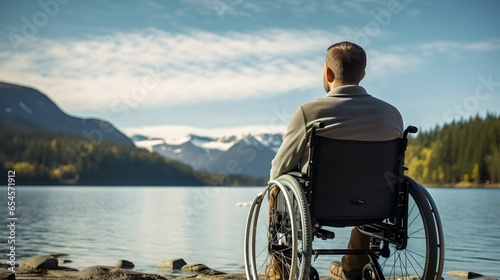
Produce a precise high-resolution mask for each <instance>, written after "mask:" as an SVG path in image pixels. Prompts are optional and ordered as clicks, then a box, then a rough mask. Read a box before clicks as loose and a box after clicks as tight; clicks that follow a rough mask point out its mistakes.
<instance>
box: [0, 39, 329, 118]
mask: <svg viewBox="0 0 500 280" xmlns="http://www.w3.org/2000/svg"><path fill="white" fill-rule="evenodd" d="M337 38H338V37H336V36H332V35H331V34H329V33H327V32H324V31H315V30H305V31H300V30H263V31H259V32H255V33H227V34H223V35H219V34H215V33H210V32H204V31H196V30H194V31H191V32H189V33H187V34H173V33H168V32H164V31H160V30H157V29H147V30H144V31H142V32H136V33H127V34H125V33H117V34H114V35H109V36H103V37H93V38H86V39H82V40H72V41H51V40H41V41H40V42H39V43H38V44H37V45H36V46H30V48H28V49H26V50H23V51H22V52H18V53H14V54H10V53H7V52H0V61H1V62H2V64H3V67H2V68H1V69H0V76H1V77H2V79H3V80H6V81H10V82H16V83H22V84H28V85H33V86H35V87H37V88H39V89H41V90H43V91H44V92H46V93H48V94H49V95H50V96H51V97H53V98H54V99H55V100H56V101H57V102H58V103H60V104H61V105H62V106H63V107H65V108H68V109H73V108H79V109H86V108H93V109H95V108H106V107H107V108H110V105H113V104H118V103H126V104H129V105H130V106H137V105H139V104H140V105H141V106H165V105H174V104H178V103H186V102H204V101H208V100H223V99H242V98H250V97H257V96H262V95H275V94H281V93H284V92H286V91H290V90H298V89H308V88H311V87H315V86H316V85H317V80H318V78H317V76H318V75H320V73H321V67H322V65H321V63H322V62H318V61H315V60H314V58H315V55H317V54H318V53H319V54H322V53H323V52H324V49H325V48H326V46H328V44H329V43H330V42H331V40H332V39H333V40H335V39H337Z"/></svg>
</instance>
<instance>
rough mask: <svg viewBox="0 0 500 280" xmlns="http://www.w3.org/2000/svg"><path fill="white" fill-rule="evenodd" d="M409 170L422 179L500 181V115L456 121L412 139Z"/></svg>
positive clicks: (463, 181)
mask: <svg viewBox="0 0 500 280" xmlns="http://www.w3.org/2000/svg"><path fill="white" fill-rule="evenodd" d="M406 164H407V166H408V167H409V168H410V170H409V171H408V172H407V174H408V175H409V176H410V177H412V178H414V179H416V180H417V181H419V182H421V183H428V184H429V183H431V184H437V185H439V184H443V185H449V184H456V183H459V182H460V183H461V184H462V185H464V186H466V185H468V184H472V185H483V184H493V183H494V184H499V183H500V117H499V116H497V115H494V114H488V115H487V116H486V117H485V118H480V117H478V116H476V117H474V118H471V119H468V120H461V121H455V122H452V123H450V124H446V125H444V126H442V127H436V128H434V129H431V130H429V131H423V132H419V133H418V135H417V137H416V138H412V139H410V144H409V147H408V151H407V153H406Z"/></svg>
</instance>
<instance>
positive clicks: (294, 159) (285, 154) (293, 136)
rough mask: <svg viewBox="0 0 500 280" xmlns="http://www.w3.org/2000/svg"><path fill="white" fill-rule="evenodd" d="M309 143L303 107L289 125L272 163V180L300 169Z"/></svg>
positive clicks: (297, 111) (296, 112)
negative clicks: (301, 160)
mask: <svg viewBox="0 0 500 280" xmlns="http://www.w3.org/2000/svg"><path fill="white" fill-rule="evenodd" d="M307 141H308V139H307V130H306V120H305V117H304V113H303V111H302V107H299V108H298V109H297V110H296V111H295V113H294V115H293V117H292V120H291V121H290V124H289V125H288V128H287V131H286V134H285V136H284V137H283V143H282V144H281V146H280V148H279V149H278V152H277V153H276V156H275V157H274V159H273V161H272V163H271V174H270V179H271V180H272V179H276V178H278V177H279V176H280V175H282V174H285V173H287V172H289V171H293V170H299V169H300V167H299V163H300V159H301V158H302V155H303V153H304V152H305V151H306V149H307ZM300 164H304V163H300Z"/></svg>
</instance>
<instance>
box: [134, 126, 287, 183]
mask: <svg viewBox="0 0 500 280" xmlns="http://www.w3.org/2000/svg"><path fill="white" fill-rule="evenodd" d="M131 138H132V139H133V140H134V143H135V144H136V145H137V146H138V147H143V148H146V149H148V150H150V151H153V152H155V153H158V154H160V155H162V156H164V157H167V158H170V159H173V160H178V161H181V162H183V163H185V164H188V165H190V166H192V167H193V168H194V169H195V170H199V171H206V172H210V173H217V174H243V175H248V176H253V177H259V178H266V177H268V176H269V170H270V168H271V161H272V159H273V158H274V156H275V155H276V152H277V151H278V148H279V147H280V145H281V143H282V142H283V134H281V133H258V134H246V135H231V136H224V137H208V136H202V135H195V134H189V135H187V136H186V137H183V138H180V139H175V140H171V139H167V140H166V139H158V138H148V137H147V136H144V135H134V136H132V137H131Z"/></svg>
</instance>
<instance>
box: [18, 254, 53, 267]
mask: <svg viewBox="0 0 500 280" xmlns="http://www.w3.org/2000/svg"><path fill="white" fill-rule="evenodd" d="M57 267H58V261H57V258H55V257H54V256H48V255H47V256H35V257H31V258H28V259H25V260H23V261H21V262H20V263H19V268H20V269H26V270H29V269H57Z"/></svg>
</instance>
